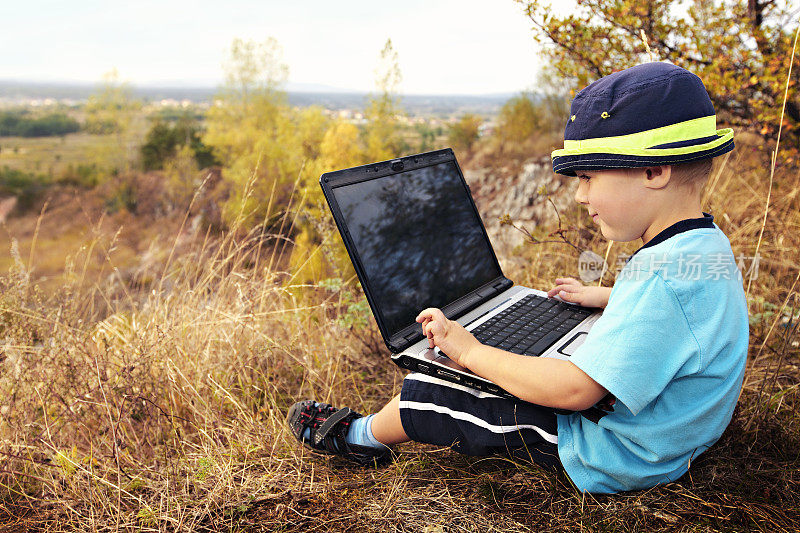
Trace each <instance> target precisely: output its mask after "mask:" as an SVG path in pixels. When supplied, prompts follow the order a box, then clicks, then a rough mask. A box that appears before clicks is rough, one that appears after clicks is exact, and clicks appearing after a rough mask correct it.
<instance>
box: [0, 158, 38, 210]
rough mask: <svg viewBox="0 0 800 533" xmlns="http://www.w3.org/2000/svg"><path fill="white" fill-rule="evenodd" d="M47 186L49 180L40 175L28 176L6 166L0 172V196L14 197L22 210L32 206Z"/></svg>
mask: <svg viewBox="0 0 800 533" xmlns="http://www.w3.org/2000/svg"><path fill="white" fill-rule="evenodd" d="M48 184H49V179H48V178H47V176H44V175H42V174H29V173H27V172H23V171H21V170H17V169H15V168H9V167H8V166H5V167H3V169H2V170H0V195H2V196H14V197H16V198H17V202H18V205H19V206H20V208H23V209H26V208H28V207H30V206H31V205H33V202H34V201H35V200H36V199H37V198H38V197H39V196H40V195H41V193H42V192H43V191H44V190H45V189H46V188H47V186H48Z"/></svg>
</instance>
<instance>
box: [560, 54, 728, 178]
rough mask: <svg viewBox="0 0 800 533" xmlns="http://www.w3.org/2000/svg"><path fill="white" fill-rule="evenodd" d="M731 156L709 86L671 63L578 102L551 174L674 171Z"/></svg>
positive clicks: (610, 79) (591, 89)
mask: <svg viewBox="0 0 800 533" xmlns="http://www.w3.org/2000/svg"><path fill="white" fill-rule="evenodd" d="M731 150H733V130H732V129H722V130H717V118H716V114H715V113H714V105H713V104H712V103H711V99H710V98H709V97H708V92H706V88H705V86H704V85H703V82H702V81H701V80H700V78H698V77H697V76H695V75H694V74H692V73H691V72H689V71H688V70H684V69H682V68H680V67H676V66H675V65H672V64H670V63H646V64H643V65H637V66H635V67H631V68H629V69H625V70H622V71H620V72H615V73H614V74H611V75H609V76H606V77H604V78H600V79H599V80H597V81H595V82H594V83H592V84H591V85H589V86H588V87H586V88H585V89H583V90H582V91H581V92H579V93H578V95H577V96H575V99H574V100H573V101H572V107H571V109H570V117H569V119H568V120H567V127H566V128H565V129H564V148H563V149H561V150H555V151H554V152H553V154H552V158H553V171H554V172H556V173H557V174H564V175H567V176H575V170H576V169H580V170H602V169H607V168H637V167H647V166H652V165H673V164H677V163H687V162H690V161H697V160H699V159H706V158H708V157H716V156H718V155H721V154H724V153H726V152H730V151H731Z"/></svg>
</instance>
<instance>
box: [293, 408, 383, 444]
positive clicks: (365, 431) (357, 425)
mask: <svg viewBox="0 0 800 533" xmlns="http://www.w3.org/2000/svg"><path fill="white" fill-rule="evenodd" d="M374 416H375V415H374V414H373V415H369V416H362V417H361V418H356V419H355V420H353V422H352V423H351V424H350V429H349V430H348V431H347V435H346V436H345V438H344V440H345V441H346V442H347V443H348V444H357V445H359V446H370V447H372V448H385V445H384V444H382V443H381V442H380V441H379V440H377V439H376V438H375V435H373V434H372V418H373V417H374ZM303 439H304V440H311V428H307V429H306V430H305V431H304V432H303ZM337 448H338V446H337Z"/></svg>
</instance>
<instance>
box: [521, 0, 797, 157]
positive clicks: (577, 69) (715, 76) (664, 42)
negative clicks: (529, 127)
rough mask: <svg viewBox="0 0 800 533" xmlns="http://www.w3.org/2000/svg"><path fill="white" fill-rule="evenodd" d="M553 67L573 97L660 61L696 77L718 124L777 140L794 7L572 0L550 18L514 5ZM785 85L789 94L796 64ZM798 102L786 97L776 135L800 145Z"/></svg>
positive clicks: (768, 1)
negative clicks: (609, 77) (608, 77)
mask: <svg viewBox="0 0 800 533" xmlns="http://www.w3.org/2000/svg"><path fill="white" fill-rule="evenodd" d="M517 1H518V2H519V3H520V4H522V5H523V6H524V9H525V13H526V14H527V16H528V17H529V18H530V19H531V20H532V21H533V26H534V30H535V32H534V36H535V38H536V39H537V40H538V41H539V42H540V43H542V44H544V45H545V51H546V52H545V53H546V54H547V56H548V57H549V59H550V61H551V64H552V67H553V68H554V69H555V70H556V71H557V72H559V73H560V74H561V75H563V76H564V77H565V78H567V79H569V80H572V83H573V86H574V88H575V89H579V88H582V87H584V86H586V85H588V84H589V83H591V82H592V81H594V80H596V79H597V78H600V77H602V76H606V75H608V74H611V73H612V72H614V71H617V70H622V69H624V68H627V67H630V66H633V65H636V64H639V63H641V62H644V61H650V60H655V61H669V62H671V63H674V64H676V65H678V66H681V67H683V68H685V69H687V70H690V71H691V72H694V73H695V74H697V75H698V76H700V77H701V78H702V79H703V81H704V82H705V84H706V88H707V89H708V92H709V94H710V96H711V99H712V101H713V102H714V107H715V108H716V110H717V114H718V116H719V117H720V120H721V121H723V122H725V123H728V124H731V125H733V126H740V127H747V128H751V129H754V130H756V131H758V132H760V133H761V134H762V135H765V136H772V135H773V134H775V133H777V129H778V126H779V124H780V116H781V108H782V104H783V95H784V91H785V88H786V82H787V71H788V70H789V60H790V58H791V57H793V56H792V46H793V41H794V36H795V35H794V34H795V30H796V29H797V26H798V19H797V13H798V11H797V6H796V5H793V4H794V2H791V1H786V2H780V1H776V0H748V1H747V2H740V1H739V2H736V1H734V2H732V1H709V0H690V1H688V2H674V1H670V0H645V1H641V0H635V1H634V0H576V2H575V4H576V6H575V9H574V10H573V11H572V12H571V13H568V14H566V15H559V14H557V13H556V12H554V11H553V10H552V9H551V5H550V4H549V3H548V2H542V1H539V0H534V1H526V0H517ZM794 61H795V65H794V69H793V73H792V78H791V79H790V80H789V85H790V88H791V87H795V86H796V85H797V81H798V77H799V76H800V69H798V68H797V67H798V63H800V60H798V58H797V57H796V56H795V59H794ZM798 125H800V100H798V96H797V93H796V92H794V94H792V92H791V91H790V97H789V99H788V101H787V102H786V113H785V118H784V123H783V134H784V135H786V134H787V133H788V135H789V137H790V138H791V139H792V143H793V144H794V145H795V146H797V143H798V140H800V132H798V131H797V128H798Z"/></svg>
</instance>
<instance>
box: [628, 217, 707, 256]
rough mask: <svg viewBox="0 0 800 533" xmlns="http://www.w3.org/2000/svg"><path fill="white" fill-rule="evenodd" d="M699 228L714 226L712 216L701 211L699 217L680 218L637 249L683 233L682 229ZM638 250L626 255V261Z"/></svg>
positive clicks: (637, 251) (642, 248)
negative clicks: (628, 255)
mask: <svg viewBox="0 0 800 533" xmlns="http://www.w3.org/2000/svg"><path fill="white" fill-rule="evenodd" d="M700 228H712V229H713V228H714V216H713V215H711V214H709V213H706V212H705V211H703V216H702V217H700V218H687V219H685V220H681V221H679V222H676V223H675V224H673V225H671V226H670V227H668V228H666V229H664V230H662V231H661V233H659V234H658V235H656V236H655V237H653V238H652V239H650V240H649V241H647V244H644V245H642V247H641V248H639V250H644V249H645V248H649V247H651V246H655V245H656V244H659V243H662V242H664V241H666V240H667V239H669V238H670V237H674V236H675V235H677V234H679V233H683V232H684V231H689V230H692V229H700ZM639 250H636V251H635V252H633V253H632V254H631V255H630V257H628V261H630V259H631V257H633V256H634V255H636V254H637V253H639Z"/></svg>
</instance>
